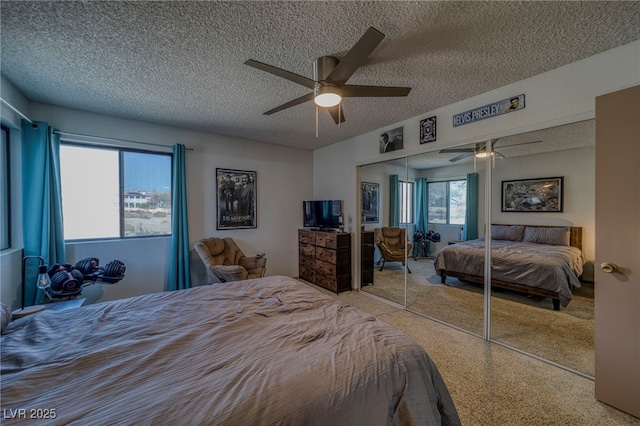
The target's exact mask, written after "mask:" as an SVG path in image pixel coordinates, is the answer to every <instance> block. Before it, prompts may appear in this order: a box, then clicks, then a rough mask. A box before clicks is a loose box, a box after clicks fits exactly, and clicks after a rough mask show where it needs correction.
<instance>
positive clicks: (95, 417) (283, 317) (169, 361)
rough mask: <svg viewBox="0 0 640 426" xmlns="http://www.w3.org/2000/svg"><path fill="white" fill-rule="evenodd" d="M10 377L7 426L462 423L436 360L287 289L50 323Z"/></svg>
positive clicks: (135, 304) (93, 309) (248, 287)
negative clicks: (44, 425) (11, 425)
mask: <svg viewBox="0 0 640 426" xmlns="http://www.w3.org/2000/svg"><path fill="white" fill-rule="evenodd" d="M1 372H2V389H1V397H2V409H3V412H4V413H5V414H4V419H3V424H8V425H9V424H23V423H24V424H26V423H28V424H37V422H34V420H40V421H41V422H42V423H46V424H48V425H51V424H78V425H90V424H100V425H104V424H114V425H116V424H117V425H124V424H136V425H141V424H147V425H150V424H154V425H155V424H171V425H179V424H198V425H206V424H217V425H221V424H226V425H249V424H251V425H273V424H279V425H302V424H305V425H307V424H308V425H342V424H344V425H358V424H362V425H376V424H389V425H395V424H397V425H402V424H421V425H440V424H442V425H453V424H460V422H459V419H458V415H457V412H456V408H455V405H454V403H453V401H452V399H451V396H450V394H449V392H448V390H447V387H446V385H445V383H444V381H443V379H442V377H441V376H440V373H439V372H438V370H437V368H436V366H435V365H434V364H433V362H432V361H431V359H430V358H429V356H428V355H427V353H426V352H425V350H424V348H422V347H421V346H420V345H418V344H417V343H416V342H415V341H414V340H412V339H411V338H409V337H408V336H406V335H405V334H403V333H402V332H400V331H399V330H397V329H395V328H393V327H391V326H390V325H387V324H385V323H383V322H381V321H379V320H377V319H376V318H374V317H373V316H371V315H369V314H366V313H364V312H362V311H359V310H357V309H355V308H353V307H351V306H349V305H347V304H345V303H342V302H340V301H339V300H336V299H335V298H333V297H331V296H329V295H325V294H322V293H321V292H319V291H317V290H315V289H313V288H310V287H309V286H307V285H305V284H303V283H300V282H298V281H296V280H294V279H292V278H288V277H267V278H261V279H254V280H247V281H238V282H231V283H220V284H213V285H209V286H203V287H196V288H192V289H188V290H180V291H173V292H164V293H158V294H152V295H145V296H139V297H135V298H130V299H123V300H118V301H113V302H107V303H101V304H95V305H88V306H85V307H82V308H78V309H73V310H68V311H59V312H55V311H43V312H41V313H38V314H36V315H32V316H29V317H25V318H22V319H19V320H16V321H13V322H11V323H10V324H9V325H8V326H7V327H6V328H5V329H4V331H3V333H2V341H1ZM52 410H53V411H52ZM52 413H53V414H52ZM45 416H48V417H49V418H44V417H45Z"/></svg>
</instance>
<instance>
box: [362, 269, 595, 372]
mask: <svg viewBox="0 0 640 426" xmlns="http://www.w3.org/2000/svg"><path fill="white" fill-rule="evenodd" d="M409 268H410V269H411V272H412V273H411V274H407V290H406V294H407V308H408V309H409V310H411V311H415V312H418V313H421V314H425V315H427V316H429V317H432V318H436V319H439V320H442V321H444V322H446V323H448V324H452V325H454V326H456V327H460V328H462V329H464V330H468V331H471V332H473V333H475V334H478V335H482V334H483V310H484V300H483V290H482V287H481V286H477V285H474V284H469V283H463V282H461V281H459V280H457V279H455V278H447V283H446V284H444V285H443V284H441V283H440V277H439V276H437V275H436V274H435V271H434V269H433V261H432V260H430V259H419V260H413V259H409ZM378 269H379V268H376V269H375V280H374V282H375V284H374V285H373V286H371V285H369V286H365V287H363V289H362V290H363V291H364V292H367V293H371V294H374V295H376V296H378V297H382V298H384V299H387V300H391V301H393V302H396V303H398V304H400V305H403V304H404V293H405V290H404V286H403V282H404V280H403V277H404V274H403V270H402V265H401V264H400V263H399V262H393V263H387V265H385V267H384V269H383V270H382V271H379V270H378ZM492 295H493V296H494V297H492V298H491V312H492V316H491V336H492V339H494V340H496V341H499V342H502V343H505V344H507V345H510V346H513V347H515V348H518V349H521V350H524V351H525V352H529V353H532V354H534V355H537V356H540V357H543V358H545V359H548V360H550V361H553V362H557V363H558V364H561V365H564V366H567V367H569V368H572V369H575V370H577V371H580V372H583V373H586V374H589V375H591V376H593V375H594V374H595V367H594V319H593V318H594V315H593V310H594V303H593V302H594V299H593V286H592V285H589V284H586V285H585V286H584V287H582V288H581V289H577V290H576V291H575V292H574V298H573V300H572V301H571V303H569V305H568V306H567V307H563V308H561V310H560V311H554V310H553V307H552V303H551V299H548V298H541V297H533V296H523V295H520V294H516V293H511V292H504V291H494V292H492Z"/></svg>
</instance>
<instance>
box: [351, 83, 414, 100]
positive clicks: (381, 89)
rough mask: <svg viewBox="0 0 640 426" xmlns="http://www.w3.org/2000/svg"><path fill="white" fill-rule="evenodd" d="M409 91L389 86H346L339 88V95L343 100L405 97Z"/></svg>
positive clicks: (409, 88) (404, 88) (407, 88)
mask: <svg viewBox="0 0 640 426" xmlns="http://www.w3.org/2000/svg"><path fill="white" fill-rule="evenodd" d="M410 91H411V87H390V86H356V85H346V86H342V87H341V88H340V94H341V95H342V96H343V97H345V98H354V97H385V96H407V95H408V94H409V92H410Z"/></svg>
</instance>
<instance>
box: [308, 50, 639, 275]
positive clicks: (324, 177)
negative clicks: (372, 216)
mask: <svg viewBox="0 0 640 426" xmlns="http://www.w3.org/2000/svg"><path fill="white" fill-rule="evenodd" d="M638 70H640V40H638V41H635V42H633V43H630V44H627V45H624V46H621V47H618V48H615V49H611V50H609V51H606V52H603V53H601V54H598V55H595V56H592V57H590V58H586V59H584V60H581V61H578V62H575V63H572V64H569V65H566V66H564V67H560V68H557V69H555V70H551V71H548V72H546V73H543V74H540V75H537V76H534V77H531V78H528V79H525V80H522V81H519V82H517V83H514V84H510V85H508V86H504V87H501V88H498V89H495V90H492V91H490V92H487V93H483V94H481V95H478V96H475V97H473V98H469V99H466V100H464V101H461V102H457V103H454V104H451V105H448V106H445V107H443V108H439V109H437V110H434V111H429V112H425V114H423V115H420V116H417V117H414V118H411V119H409V120H405V121H403V122H399V123H393V124H391V125H389V126H388V127H385V128H381V129H378V130H375V131H373V132H369V133H365V134H363V135H359V136H356V137H353V138H350V139H346V140H344V141H341V142H339V143H336V144H333V145H329V146H327V147H323V148H320V149H317V150H315V151H314V156H313V162H314V176H313V193H314V196H318V197H329V194H330V197H331V198H340V199H343V200H345V203H344V208H345V216H346V217H349V218H357V217H358V215H359V208H360V207H359V203H357V202H356V200H357V197H358V194H359V192H358V182H357V172H356V170H357V166H360V165H364V164H368V163H374V162H379V161H383V160H385V159H391V158H398V157H403V156H406V155H411V154H415V153H419V152H427V151H432V150H438V149H441V148H444V147H450V146H454V145H459V144H462V143H472V142H476V141H480V140H486V139H490V138H497V137H503V136H507V135H512V134H518V133H524V132H528V131H533V130H538V129H542V128H547V127H553V126H557V125H560V124H567V123H572V122H577V121H582V120H586V119H589V118H594V117H595V98H596V96H599V95H602V94H605V93H609V92H613V91H616V90H620V89H624V88H627V87H632V86H635V85H638V84H640V73H639V72H638ZM523 93H524V94H525V96H526V107H525V108H524V109H523V110H521V111H518V112H515V113H511V114H505V115H501V116H497V117H494V118H489V119H486V120H482V121H479V122H476V123H471V124H467V125H464V126H460V127H456V128H454V127H453V124H452V116H453V115H455V114H457V113H461V112H464V111H467V110H469V109H472V108H475V107H479V106H482V105H486V104H490V103H493V102H495V101H499V100H502V99H507V98H509V97H510V96H514V95H519V94H523ZM431 116H437V120H438V122H437V129H438V130H437V132H438V133H437V141H436V142H432V143H428V144H425V145H420V143H419V123H420V120H421V119H424V118H426V117H431ZM398 126H404V146H405V149H404V150H399V151H392V152H390V153H386V154H379V153H378V136H379V134H380V132H382V131H384V130H388V129H393V128H395V127H398ZM356 242H359V236H357V235H356ZM357 245H358V244H355V246H356V247H357ZM355 255H356V254H355V253H354V256H355ZM355 258H357V257H355ZM354 263H355V265H354V272H355V273H356V274H357V272H358V271H357V268H358V265H357V262H354ZM354 276H358V275H354Z"/></svg>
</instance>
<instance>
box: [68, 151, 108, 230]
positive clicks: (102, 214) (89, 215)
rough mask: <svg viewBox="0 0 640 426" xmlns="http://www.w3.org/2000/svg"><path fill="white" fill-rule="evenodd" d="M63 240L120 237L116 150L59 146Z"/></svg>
mask: <svg viewBox="0 0 640 426" xmlns="http://www.w3.org/2000/svg"><path fill="white" fill-rule="evenodd" d="M60 175H61V176H60V178H61V180H62V215H63V222H64V239H65V240H77V239H92V238H118V237H119V236H120V200H119V193H120V190H119V187H120V184H119V181H120V178H119V176H120V167H119V161H118V151H117V150H106V149H102V148H93V147H84V146H73V145H62V146H61V147H60Z"/></svg>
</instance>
